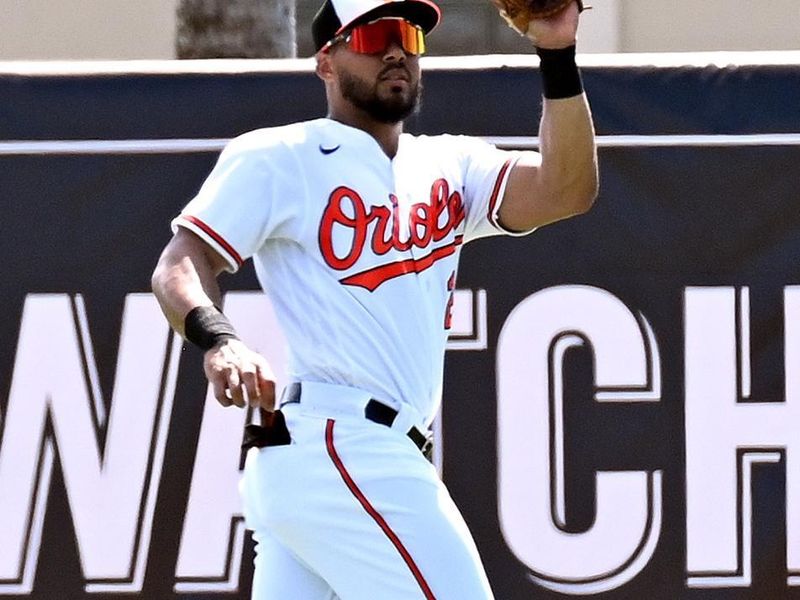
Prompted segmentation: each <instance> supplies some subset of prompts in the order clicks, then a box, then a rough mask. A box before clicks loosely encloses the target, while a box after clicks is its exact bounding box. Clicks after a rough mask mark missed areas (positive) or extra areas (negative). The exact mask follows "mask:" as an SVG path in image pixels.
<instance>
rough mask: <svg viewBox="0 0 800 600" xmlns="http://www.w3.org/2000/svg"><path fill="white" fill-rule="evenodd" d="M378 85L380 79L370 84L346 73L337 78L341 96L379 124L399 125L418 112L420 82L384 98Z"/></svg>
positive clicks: (410, 84) (420, 94) (391, 92)
mask: <svg viewBox="0 0 800 600" xmlns="http://www.w3.org/2000/svg"><path fill="white" fill-rule="evenodd" d="M380 83H381V80H380V79H379V80H378V81H376V82H375V83H370V82H368V81H367V80H365V79H362V78H361V77H359V76H357V75H355V74H353V73H348V72H346V71H342V72H341V74H340V78H339V87H340V89H341V92H342V96H343V97H344V98H345V99H346V100H349V101H350V102H351V103H352V104H353V105H354V106H356V107H357V108H360V109H361V110H363V111H364V112H365V113H367V114H368V115H369V116H370V117H372V118H373V119H375V120H376V121H378V122H379V123H390V124H394V123H399V122H400V121H403V120H405V119H406V118H408V117H410V116H411V115H412V114H414V113H415V112H416V111H417V110H418V108H419V104H420V97H421V96H422V83H421V82H420V80H417V81H416V82H411V81H409V84H408V91H407V92H406V93H400V92H393V91H390V93H389V94H388V96H386V97H381V95H380V93H379V91H378V86H379V84H380Z"/></svg>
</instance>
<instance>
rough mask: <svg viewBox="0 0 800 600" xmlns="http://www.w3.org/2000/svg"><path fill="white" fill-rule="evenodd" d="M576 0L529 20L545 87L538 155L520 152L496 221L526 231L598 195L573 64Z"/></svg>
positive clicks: (588, 123) (576, 210) (585, 206)
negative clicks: (549, 14) (558, 11)
mask: <svg viewBox="0 0 800 600" xmlns="http://www.w3.org/2000/svg"><path fill="white" fill-rule="evenodd" d="M579 13H580V11H579V8H578V3H577V2H574V3H572V4H571V5H570V6H569V7H568V8H567V9H566V10H564V11H562V12H560V13H558V14H556V15H554V16H551V17H548V18H545V19H537V20H534V21H532V22H531V24H530V27H529V29H528V34H527V35H528V37H529V38H531V39H532V40H533V42H534V44H535V45H536V47H537V51H538V53H539V56H540V60H541V63H540V64H541V66H540V70H541V73H542V79H543V88H544V96H545V98H544V106H543V110H542V120H541V123H540V126H539V151H540V155H541V162H540V161H539V157H538V156H537V155H535V154H533V153H530V154H525V155H523V157H522V158H521V159H520V160H519V161H518V162H517V163H516V164H515V166H514V167H513V168H512V170H511V172H510V174H509V178H508V183H507V185H506V190H505V195H504V197H503V203H502V205H501V208H500V213H499V218H500V222H501V223H502V224H503V225H504V226H505V227H507V228H509V229H512V230H515V231H526V230H530V229H533V228H534V227H538V226H541V225H546V224H548V223H552V222H554V221H558V220H560V219H564V218H567V217H571V216H573V215H577V214H580V213H584V212H586V211H587V210H589V209H590V208H591V206H592V204H593V203H594V200H595V198H596V197H597V192H598V167H597V148H596V145H595V136H594V125H593V123H592V116H591V112H590V110H589V103H588V101H587V99H586V94H585V93H583V88H582V84H581V80H580V74H579V73H578V70H577V67H576V66H575V60H574V57H575V40H576V34H577V28H578V20H579Z"/></svg>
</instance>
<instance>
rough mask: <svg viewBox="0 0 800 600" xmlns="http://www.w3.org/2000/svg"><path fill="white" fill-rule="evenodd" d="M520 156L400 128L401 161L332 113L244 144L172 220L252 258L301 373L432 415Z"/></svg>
mask: <svg viewBox="0 0 800 600" xmlns="http://www.w3.org/2000/svg"><path fill="white" fill-rule="evenodd" d="M516 158H518V155H517V154H515V153H508V152H502V151H500V150H497V149H496V148H494V147H493V146H491V145H489V144H487V143H485V142H483V141H481V140H478V139H476V138H471V137H465V136H450V135H440V136H413V135H409V134H403V135H401V136H400V141H399V148H398V151H397V154H396V155H395V157H394V158H393V159H390V158H389V157H388V156H387V155H386V154H385V153H384V152H383V150H382V149H381V147H380V146H379V145H378V143H377V142H376V141H375V139H374V138H373V137H372V136H371V135H369V134H368V133H366V132H364V131H362V130H360V129H356V128H353V127H350V126H347V125H344V124H342V123H339V122H337V121H333V120H331V119H317V120H313V121H308V122H302V123H295V124H292V125H287V126H284V127H276V128H268V129H261V130H257V131H253V132H250V133H247V134H245V135H243V136H241V137H239V138H237V139H235V140H233V141H232V142H231V143H230V144H229V145H228V146H227V148H226V149H225V150H224V151H223V153H222V154H221V156H220V158H219V161H218V162H217V164H216V166H215V168H214V170H213V172H212V173H211V174H210V176H209V177H208V179H207V180H206V182H205V183H204V185H203V186H202V189H201V190H200V192H199V193H198V195H197V196H196V197H195V198H194V199H193V200H192V201H191V202H190V203H189V204H188V205H187V206H186V208H185V209H184V210H183V212H182V213H181V215H180V216H179V217H177V218H176V219H175V221H174V222H173V228H174V227H177V226H181V227H185V228H187V229H189V230H191V231H193V232H194V233H195V234H197V235H198V236H200V237H201V238H202V239H203V240H205V241H206V242H207V243H208V244H210V245H211V246H212V247H213V248H214V249H215V250H216V251H217V252H219V254H221V255H222V256H223V257H224V258H225V259H226V260H227V261H228V264H229V270H230V271H232V272H233V271H236V270H237V269H238V268H239V266H240V265H241V264H242V262H243V261H244V260H246V259H247V258H249V257H253V259H254V264H255V268H256V273H257V275H258V278H259V281H260V283H261V285H262V286H263V288H264V290H265V291H266V293H267V294H268V295H269V297H270V300H271V302H272V304H273V305H274V309H275V312H276V314H277V316H278V318H279V320H280V322H281V323H282V327H283V329H284V334H285V336H286V339H287V341H288V344H289V373H288V375H289V378H290V379H291V380H297V381H316V382H327V383H335V384H340V385H347V386H352V387H355V388H359V389H361V390H365V391H367V392H369V393H370V394H372V395H373V397H375V398H378V399H380V400H382V401H383V402H385V403H386V404H389V405H391V406H394V407H395V408H397V407H398V406H399V405H400V403H404V402H405V403H409V404H411V405H412V406H413V407H414V408H416V410H417V411H419V413H420V414H421V415H423V417H424V418H425V419H426V421H427V423H429V422H430V420H432V418H433V416H434V415H435V412H436V410H437V408H438V403H439V400H440V395H441V386H442V371H443V360H444V348H445V343H446V339H447V333H448V332H447V329H448V327H449V323H448V311H449V308H450V303H451V301H452V300H451V299H452V292H453V289H454V287H455V276H456V268H457V262H458V257H459V253H460V250H461V247H462V246H463V244H464V243H466V242H468V241H469V240H472V239H475V238H478V237H482V236H487V235H492V234H497V233H510V232H506V231H504V230H503V229H502V227H501V226H500V225H499V223H498V221H497V213H498V209H499V207H500V202H501V199H502V197H503V191H504V189H505V185H506V181H507V176H508V173H509V170H510V167H511V166H512V164H513V162H514V161H515V160H516Z"/></svg>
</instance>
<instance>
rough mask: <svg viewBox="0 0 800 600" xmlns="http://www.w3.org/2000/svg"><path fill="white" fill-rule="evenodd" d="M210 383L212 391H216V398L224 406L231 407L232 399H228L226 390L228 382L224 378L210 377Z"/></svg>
mask: <svg viewBox="0 0 800 600" xmlns="http://www.w3.org/2000/svg"><path fill="white" fill-rule="evenodd" d="M208 382H209V383H210V384H211V389H212V390H214V398H216V399H217V402H219V403H220V404H221V405H222V406H226V407H227V406H230V405H231V399H230V398H228V394H227V393H226V390H227V388H228V386H227V385H226V380H225V379H224V378H223V377H219V376H217V377H210V378H209V379H208Z"/></svg>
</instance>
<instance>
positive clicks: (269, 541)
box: [252, 532, 338, 600]
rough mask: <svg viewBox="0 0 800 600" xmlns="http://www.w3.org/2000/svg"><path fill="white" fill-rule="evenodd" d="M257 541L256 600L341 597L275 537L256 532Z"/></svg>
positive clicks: (331, 599) (254, 578)
mask: <svg viewBox="0 0 800 600" xmlns="http://www.w3.org/2000/svg"><path fill="white" fill-rule="evenodd" d="M253 538H254V539H255V540H256V558H255V571H254V573H253V592H252V600H288V599H292V600H338V598H337V596H336V595H335V594H334V593H333V591H332V590H331V588H330V586H328V584H327V583H325V581H324V580H322V579H321V578H320V577H319V576H317V575H316V574H314V573H313V572H312V571H311V570H310V569H308V568H307V567H306V566H305V565H304V564H302V563H301V562H300V561H299V560H297V558H296V557H295V556H294V555H293V554H292V553H291V552H289V551H288V550H287V549H286V548H285V547H284V546H283V545H282V544H281V543H280V542H278V541H277V540H276V539H275V538H274V537H272V536H271V535H269V534H265V533H261V534H260V533H257V532H256V533H254V534H253Z"/></svg>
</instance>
